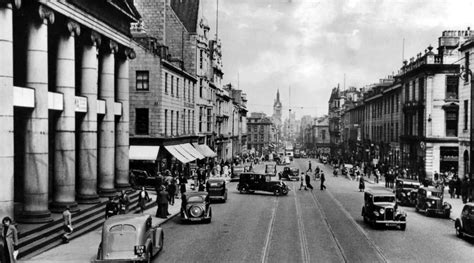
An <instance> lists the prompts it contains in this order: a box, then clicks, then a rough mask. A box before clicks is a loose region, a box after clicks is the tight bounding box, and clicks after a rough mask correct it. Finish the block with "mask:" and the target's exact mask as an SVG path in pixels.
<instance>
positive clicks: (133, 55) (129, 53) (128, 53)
mask: <svg viewBox="0 0 474 263" xmlns="http://www.w3.org/2000/svg"><path fill="white" fill-rule="evenodd" d="M124 52H125V56H126V57H127V58H128V59H135V58H136V57H137V54H136V53H135V50H133V48H128V47H127V48H125V50H124Z"/></svg>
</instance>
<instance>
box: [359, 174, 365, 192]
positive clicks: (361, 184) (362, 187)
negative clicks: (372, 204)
mask: <svg viewBox="0 0 474 263" xmlns="http://www.w3.org/2000/svg"><path fill="white" fill-rule="evenodd" d="M364 191H365V181H364V176H361V177H360V178H359V192H364Z"/></svg>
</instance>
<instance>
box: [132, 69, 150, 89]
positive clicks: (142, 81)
mask: <svg viewBox="0 0 474 263" xmlns="http://www.w3.org/2000/svg"><path fill="white" fill-rule="evenodd" d="M148 77H149V73H148V71H137V72H136V80H135V84H136V89H137V90H148V89H149V88H148V83H149V80H148Z"/></svg>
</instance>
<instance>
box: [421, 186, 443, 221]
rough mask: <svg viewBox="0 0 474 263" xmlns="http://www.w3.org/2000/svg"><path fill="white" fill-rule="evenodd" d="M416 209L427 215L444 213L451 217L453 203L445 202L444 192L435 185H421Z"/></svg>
mask: <svg viewBox="0 0 474 263" xmlns="http://www.w3.org/2000/svg"><path fill="white" fill-rule="evenodd" d="M415 210H416V211H417V212H424V213H425V215H426V216H431V215H442V216H444V217H445V218H449V216H450V214H451V205H450V204H449V203H447V202H443V193H442V192H441V190H440V189H438V188H434V187H420V188H418V194H417V197H416V205H415Z"/></svg>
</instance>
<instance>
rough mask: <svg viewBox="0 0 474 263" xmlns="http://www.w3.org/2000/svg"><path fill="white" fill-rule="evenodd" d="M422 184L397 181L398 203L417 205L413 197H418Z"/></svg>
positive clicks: (408, 180) (411, 181)
mask: <svg viewBox="0 0 474 263" xmlns="http://www.w3.org/2000/svg"><path fill="white" fill-rule="evenodd" d="M420 186H421V184H420V182H418V181H416V180H411V179H397V181H396V182H395V191H394V192H395V197H396V198H397V203H398V204H400V205H415V200H416V199H414V198H412V196H416V192H417V191H418V188H420Z"/></svg>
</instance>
